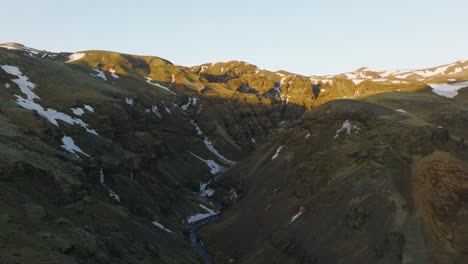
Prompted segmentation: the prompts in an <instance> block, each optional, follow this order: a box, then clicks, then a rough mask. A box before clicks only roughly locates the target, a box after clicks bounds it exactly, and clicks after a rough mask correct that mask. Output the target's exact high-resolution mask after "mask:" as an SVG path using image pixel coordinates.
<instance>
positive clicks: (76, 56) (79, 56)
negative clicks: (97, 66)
mask: <svg viewBox="0 0 468 264" xmlns="http://www.w3.org/2000/svg"><path fill="white" fill-rule="evenodd" d="M84 56H86V53H73V54H72V55H70V56H68V61H67V62H72V61H77V60H81V59H82V58H84Z"/></svg>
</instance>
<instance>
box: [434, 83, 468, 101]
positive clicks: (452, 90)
mask: <svg viewBox="0 0 468 264" xmlns="http://www.w3.org/2000/svg"><path fill="white" fill-rule="evenodd" d="M428 85H429V86H431V87H432V91H433V92H434V93H436V94H438V95H440V96H445V97H448V98H453V97H455V96H457V95H458V90H460V89H462V88H465V87H468V82H458V83H428Z"/></svg>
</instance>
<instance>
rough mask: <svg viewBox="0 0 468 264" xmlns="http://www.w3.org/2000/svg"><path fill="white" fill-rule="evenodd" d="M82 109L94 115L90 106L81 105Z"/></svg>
mask: <svg viewBox="0 0 468 264" xmlns="http://www.w3.org/2000/svg"><path fill="white" fill-rule="evenodd" d="M83 108H84V109H86V110H88V111H89V112H91V113H94V108H93V107H92V106H90V105H83Z"/></svg>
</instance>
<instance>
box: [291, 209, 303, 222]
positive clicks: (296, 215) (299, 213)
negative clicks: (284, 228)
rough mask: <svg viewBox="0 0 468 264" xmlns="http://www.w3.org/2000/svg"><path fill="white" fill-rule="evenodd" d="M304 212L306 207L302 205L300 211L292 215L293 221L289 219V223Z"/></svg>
mask: <svg viewBox="0 0 468 264" xmlns="http://www.w3.org/2000/svg"><path fill="white" fill-rule="evenodd" d="M302 213H304V207H301V208H300V209H299V212H298V213H297V214H295V215H294V216H293V217H291V221H289V223H290V224H291V223H292V222H294V221H296V219H297V218H299V216H301V214H302Z"/></svg>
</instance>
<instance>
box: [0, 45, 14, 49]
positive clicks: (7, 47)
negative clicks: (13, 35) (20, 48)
mask: <svg viewBox="0 0 468 264" xmlns="http://www.w3.org/2000/svg"><path fill="white" fill-rule="evenodd" d="M0 48H4V49H8V50H17V48H15V47H11V46H7V45H0Z"/></svg>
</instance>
